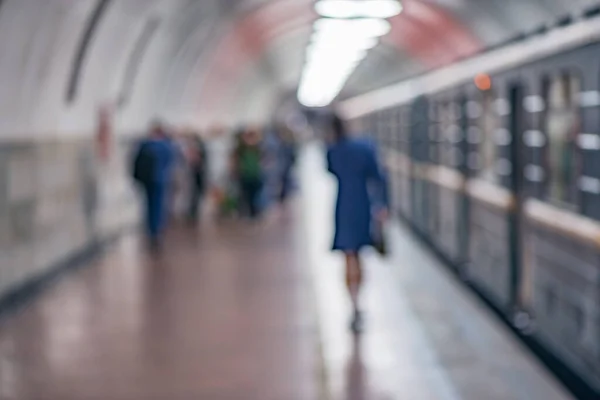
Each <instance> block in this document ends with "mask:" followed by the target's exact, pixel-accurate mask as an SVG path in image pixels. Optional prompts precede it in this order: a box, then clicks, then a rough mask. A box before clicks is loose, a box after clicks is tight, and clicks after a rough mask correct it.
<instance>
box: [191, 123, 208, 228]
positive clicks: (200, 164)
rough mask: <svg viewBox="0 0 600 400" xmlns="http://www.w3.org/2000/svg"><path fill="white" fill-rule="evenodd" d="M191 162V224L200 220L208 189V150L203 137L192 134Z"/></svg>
mask: <svg viewBox="0 0 600 400" xmlns="http://www.w3.org/2000/svg"><path fill="white" fill-rule="evenodd" d="M188 155H189V161H190V162H189V164H190V171H189V172H190V198H189V211H188V220H189V223H190V224H192V225H193V224H196V223H197V222H198V215H199V210H201V208H202V207H201V204H202V198H203V197H204V193H205V190H206V175H207V172H206V169H207V165H208V163H207V160H206V158H207V150H206V146H205V144H204V141H203V140H202V138H201V137H200V136H198V135H192V136H191V137H190V140H189V153H188Z"/></svg>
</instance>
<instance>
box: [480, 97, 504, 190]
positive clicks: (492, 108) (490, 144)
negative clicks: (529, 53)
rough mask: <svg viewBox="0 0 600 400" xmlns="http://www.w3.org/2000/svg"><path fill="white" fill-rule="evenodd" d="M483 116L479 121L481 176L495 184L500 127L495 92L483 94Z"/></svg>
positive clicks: (481, 115)
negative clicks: (496, 136)
mask: <svg viewBox="0 0 600 400" xmlns="http://www.w3.org/2000/svg"><path fill="white" fill-rule="evenodd" d="M481 96H482V98H481V110H482V112H481V114H480V117H479V119H478V122H479V123H478V125H479V132H480V135H479V137H478V142H479V157H478V159H479V166H480V169H479V176H480V177H481V178H483V179H485V180H487V181H490V182H495V181H496V179H497V175H496V172H495V167H496V142H495V140H494V138H495V135H496V131H497V130H498V128H499V127H500V126H499V122H500V119H499V116H498V113H497V108H496V95H495V93H494V91H493V90H487V91H485V92H481Z"/></svg>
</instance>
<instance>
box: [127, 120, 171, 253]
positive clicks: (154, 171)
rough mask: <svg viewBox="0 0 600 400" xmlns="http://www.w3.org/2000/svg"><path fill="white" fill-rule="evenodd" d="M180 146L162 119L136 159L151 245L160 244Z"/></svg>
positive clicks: (155, 246) (136, 178) (143, 142)
mask: <svg viewBox="0 0 600 400" xmlns="http://www.w3.org/2000/svg"><path fill="white" fill-rule="evenodd" d="M175 159H176V150H175V148H174V146H173V144H172V142H171V140H170V139H169V138H168V135H167V132H166V130H165V129H164V127H163V125H162V124H161V123H160V122H155V123H154V124H153V126H152V128H151V130H150V133H149V135H148V137H147V138H145V139H143V140H142V141H141V142H140V144H139V146H138V149H137V152H136V155H135V159H134V171H133V176H134V179H135V180H136V182H137V183H138V184H139V186H140V187H141V188H142V190H143V191H144V194H145V197H146V230H147V235H148V238H149V240H150V245H151V246H152V247H153V248H157V247H158V245H159V244H160V238H161V234H162V232H163V230H164V226H165V222H166V218H167V215H166V214H167V207H166V203H167V197H168V192H169V187H170V186H171V183H172V169H173V164H174V163H175Z"/></svg>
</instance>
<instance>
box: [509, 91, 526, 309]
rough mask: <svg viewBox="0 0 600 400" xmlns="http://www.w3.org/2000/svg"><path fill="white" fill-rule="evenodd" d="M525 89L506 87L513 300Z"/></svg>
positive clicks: (518, 273)
mask: <svg viewBox="0 0 600 400" xmlns="http://www.w3.org/2000/svg"><path fill="white" fill-rule="evenodd" d="M524 97H525V96H524V88H523V85H522V84H520V83H515V84H513V85H512V86H510V88H509V101H510V111H511V112H510V119H509V129H510V132H511V137H512V140H511V143H510V146H509V157H510V160H511V164H512V167H511V174H510V179H509V182H508V183H509V188H510V191H511V192H512V193H513V196H514V204H513V207H512V212H511V213H510V214H509V249H510V255H509V262H510V269H511V271H510V277H511V278H510V279H511V281H510V290H511V296H510V298H511V299H512V300H513V301H516V299H517V298H518V287H519V284H520V280H521V259H522V254H523V229H524V226H523V203H524V200H525V191H524V177H523V168H524V165H523V164H524V148H523V147H524V144H523V140H522V136H523V135H522V133H523V131H524V118H523V117H524V115H523V100H524Z"/></svg>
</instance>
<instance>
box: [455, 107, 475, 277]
mask: <svg viewBox="0 0 600 400" xmlns="http://www.w3.org/2000/svg"><path fill="white" fill-rule="evenodd" d="M459 107H460V110H461V111H460V117H459V120H458V125H459V130H460V132H461V133H462V134H461V135H460V140H459V141H458V143H457V148H456V153H455V154H456V160H454V165H455V166H456V167H457V168H458V171H459V172H460V174H461V175H462V176H463V177H464V178H465V179H468V178H469V166H468V154H469V142H468V140H467V130H468V127H469V121H468V112H467V107H468V101H467V98H466V97H465V96H461V97H460V98H459ZM470 201H471V200H470V197H469V195H468V194H467V193H466V192H464V191H463V192H462V193H461V194H460V195H459V201H458V210H457V213H458V260H457V261H458V265H457V267H458V268H461V269H462V268H463V265H464V263H466V262H467V261H468V260H469V230H470V229H469V221H470V217H469V216H470V213H471V211H470Z"/></svg>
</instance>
